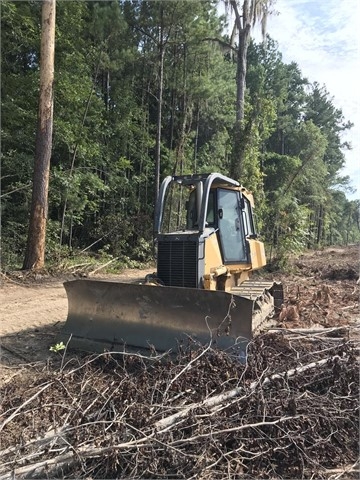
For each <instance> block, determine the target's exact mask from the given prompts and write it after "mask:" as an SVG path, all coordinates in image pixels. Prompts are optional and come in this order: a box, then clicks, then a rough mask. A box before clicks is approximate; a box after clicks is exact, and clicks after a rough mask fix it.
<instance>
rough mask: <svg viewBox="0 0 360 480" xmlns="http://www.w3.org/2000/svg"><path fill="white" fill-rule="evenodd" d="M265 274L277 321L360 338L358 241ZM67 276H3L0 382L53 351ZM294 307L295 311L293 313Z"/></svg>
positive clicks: (138, 273)
mask: <svg viewBox="0 0 360 480" xmlns="http://www.w3.org/2000/svg"><path fill="white" fill-rule="evenodd" d="M152 271H153V269H151V270H131V269H129V270H126V271H124V272H122V273H121V274H119V275H107V276H101V275H97V276H96V278H98V279H101V278H104V279H105V278H106V279H110V278H111V279H115V280H118V281H122V282H138V281H141V280H142V279H143V278H144V277H145V275H146V274H147V273H150V272H152ZM260 276H265V277H266V278H269V276H271V278H273V279H274V280H276V281H282V282H283V284H284V293H285V307H284V311H283V313H282V315H281V316H280V322H279V327H285V328H296V327H307V328H309V327H311V328H314V327H320V328H327V327H333V326H347V327H349V330H350V332H351V335H352V337H354V338H355V337H356V338H360V335H359V331H360V314H359V285H358V284H357V283H356V282H357V280H358V278H359V246H358V245H349V246H347V247H333V248H327V249H324V250H319V251H313V252H310V253H306V254H304V255H301V256H300V257H298V258H295V259H293V260H292V261H291V266H290V268H289V273H288V274H286V275H284V274H269V273H266V272H262V273H260V274H257V277H260ZM71 278H74V277H71V276H67V277H61V278H60V277H53V276H50V275H39V274H37V275H34V274H25V273H21V272H17V273H13V274H11V275H7V276H2V278H1V285H0V384H1V382H2V381H8V380H9V378H11V376H12V375H13V373H14V371H16V370H18V369H19V367H20V368H21V369H22V370H24V369H25V370H26V366H27V364H29V363H34V362H39V364H41V363H42V364H44V363H46V362H49V361H51V359H52V358H53V357H54V354H53V353H52V352H50V351H49V347H50V346H51V345H54V339H55V337H56V335H57V333H58V332H59V329H61V327H62V326H63V324H64V323H65V320H66V316H67V298H66V293H65V289H64V287H63V282H64V281H65V280H69V279H71ZM294 312H295V313H294Z"/></svg>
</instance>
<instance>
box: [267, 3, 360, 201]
mask: <svg viewBox="0 0 360 480" xmlns="http://www.w3.org/2000/svg"><path fill="white" fill-rule="evenodd" d="M359 4H360V2H359V0H342V2H339V1H338V0H277V2H276V4H275V9H276V10H277V11H278V12H279V14H278V15H274V16H271V17H270V18H269V20H268V33H269V35H270V36H271V37H272V38H273V39H274V40H276V41H277V42H278V44H279V51H280V52H281V53H282V55H283V61H284V62H285V63H290V62H296V63H297V64H298V66H299V68H300V70H301V72H302V74H303V76H304V77H306V78H308V80H309V81H310V82H318V83H319V84H320V85H325V87H326V90H327V91H328V92H329V95H330V97H331V98H332V101H333V104H334V106H336V107H337V108H339V109H341V110H342V112H343V115H344V117H345V120H346V121H350V122H352V123H354V127H353V128H352V129H351V131H350V132H347V133H346V135H344V137H343V140H344V141H345V140H346V141H349V142H350V143H351V144H352V147H353V149H352V151H350V152H345V157H346V166H345V168H344V170H343V172H342V173H343V174H344V175H349V176H350V178H351V182H352V186H353V187H354V188H356V189H357V192H356V193H355V194H353V195H350V194H349V195H348V198H350V199H355V198H360V105H359V100H360V96H359V84H360V75H359V68H360V65H359V63H360V50H359V45H360V37H359V31H360V18H359V16H360V7H359Z"/></svg>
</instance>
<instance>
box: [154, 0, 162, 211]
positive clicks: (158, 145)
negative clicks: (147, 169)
mask: <svg viewBox="0 0 360 480" xmlns="http://www.w3.org/2000/svg"><path fill="white" fill-rule="evenodd" d="M160 18H161V20H160V31H159V44H158V48H159V63H158V74H159V79H158V82H159V85H158V111H157V120H156V124H157V125H156V147H155V150H156V151H155V198H154V200H155V203H154V205H156V202H157V198H158V195H159V189H160V164H161V131H162V128H161V123H162V102H163V90H164V57H165V42H164V21H163V6H162V5H161V11H160Z"/></svg>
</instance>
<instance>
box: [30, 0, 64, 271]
mask: <svg viewBox="0 0 360 480" xmlns="http://www.w3.org/2000/svg"><path fill="white" fill-rule="evenodd" d="M55 12H56V0H43V3H42V18H41V53H40V95H39V113H38V127H37V134H36V145H35V162H34V173H33V190H32V201H31V211H30V221H29V231H28V240H27V247H26V254H25V259H24V264H23V269H24V270H30V269H34V270H36V269H40V268H42V267H43V266H44V263H45V238H46V222H47V215H48V190H49V173H50V158H51V149H52V130H53V81H54V55H55Z"/></svg>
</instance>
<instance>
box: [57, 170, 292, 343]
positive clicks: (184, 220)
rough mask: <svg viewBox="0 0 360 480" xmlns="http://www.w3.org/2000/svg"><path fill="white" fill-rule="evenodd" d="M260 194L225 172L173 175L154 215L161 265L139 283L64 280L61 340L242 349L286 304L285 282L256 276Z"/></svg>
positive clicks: (260, 253)
mask: <svg viewBox="0 0 360 480" xmlns="http://www.w3.org/2000/svg"><path fill="white" fill-rule="evenodd" d="M253 208H254V201H253V196H252V194H251V193H250V192H249V191H247V190H246V189H245V188H244V187H242V186H241V185H240V184H239V183H238V182H237V181H235V180H232V179H231V178H228V177H226V176H224V175H222V174H219V173H210V174H194V175H181V176H168V177H166V178H165V179H164V180H163V182H162V184H161V188H160V191H159V196H158V201H157V204H156V208H155V217H154V237H155V242H156V251H157V270H156V272H155V273H154V274H153V275H150V276H148V277H147V278H146V280H145V281H144V282H142V283H140V284H132V283H120V282H114V281H104V280H101V281H99V280H96V279H79V280H73V281H68V282H65V283H64V287H65V289H66V293H67V297H68V305H69V308H68V318H67V321H66V323H65V325H64V328H63V329H62V332H61V335H60V337H59V341H63V342H64V343H68V345H69V347H70V348H76V349H81V350H85V351H96V352H102V351H106V350H107V351H124V349H126V350H128V349H129V350H131V351H134V349H135V350H136V349H139V350H140V349H141V350H142V349H150V350H152V349H155V350H156V351H157V352H164V351H168V350H172V351H174V350H176V349H177V348H178V347H179V345H180V344H183V343H184V342H185V343H188V342H189V341H190V342H192V343H195V344H203V345H204V344H205V345H206V344H209V343H210V342H212V344H213V345H214V346H217V347H218V348H220V349H223V350H226V349H233V348H234V347H235V348H236V349H238V350H239V351H240V352H244V351H245V349H246V345H247V343H248V342H249V341H250V339H251V338H252V337H253V335H254V334H256V333H257V332H259V331H261V329H262V328H263V327H267V326H269V325H271V324H272V322H273V321H274V318H275V316H276V309H278V308H280V306H281V304H282V302H283V289H282V285H281V284H280V283H275V282H260V281H253V280H250V278H249V276H250V274H251V272H252V271H253V270H257V269H260V268H261V267H263V266H264V265H265V264H266V258H265V252H264V244H263V243H262V242H261V241H259V240H258V237H257V233H256V230H255V224H254V216H253Z"/></svg>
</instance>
